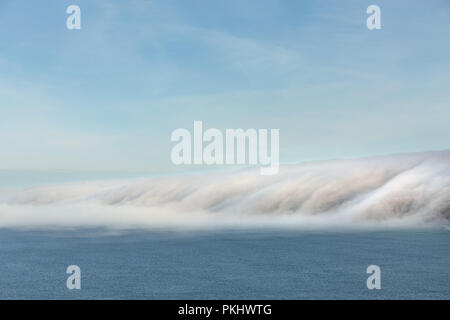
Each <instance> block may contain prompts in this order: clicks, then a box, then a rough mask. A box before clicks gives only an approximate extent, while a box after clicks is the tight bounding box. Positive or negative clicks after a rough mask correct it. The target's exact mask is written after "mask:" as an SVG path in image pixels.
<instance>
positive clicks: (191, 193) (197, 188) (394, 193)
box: [0, 151, 450, 230]
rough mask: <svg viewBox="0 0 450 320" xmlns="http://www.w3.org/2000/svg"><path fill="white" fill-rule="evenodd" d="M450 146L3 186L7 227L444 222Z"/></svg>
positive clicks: (2, 219)
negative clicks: (269, 168)
mask: <svg viewBox="0 0 450 320" xmlns="http://www.w3.org/2000/svg"><path fill="white" fill-rule="evenodd" d="M449 221H450V151H442V152H427V153H415V154H404V155H395V156H388V157H376V158H366V159H360V160H330V161H320V162H312V163H305V164H300V165H292V166H284V167H281V168H280V172H279V173H278V174H277V175H274V176H261V175H260V174H259V170H257V169H254V170H246V171H241V172H236V173H231V174H230V173H223V174H204V175H189V176H187V175H186V176H178V177H166V178H154V179H146V180H143V179H142V180H129V181H114V182H111V181H109V182H84V183H72V184H60V185H51V186H40V187H33V188H27V189H21V190H14V191H11V190H10V191H4V192H2V193H0V227H27V228H33V227H110V228H118V229H126V228H154V229H178V230H192V229H194V230H195V229H207V230H208V229H213V228H265V227H274V228H282V227H286V228H322V227H327V228H335V227H365V226H381V227H384V226H389V227H390V226H394V227H423V226H444V225H448V223H449Z"/></svg>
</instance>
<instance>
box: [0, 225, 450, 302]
mask: <svg viewBox="0 0 450 320" xmlns="http://www.w3.org/2000/svg"><path fill="white" fill-rule="evenodd" d="M372 264H375V265H379V266H380V268H381V286H382V288H381V290H368V289H367V287H366V279H367V277H368V276H369V275H368V274H366V268H367V266H369V265H372ZM69 265H78V266H79V267H80V268H81V278H82V288H81V290H68V289H67V288H66V279H67V277H68V275H67V274H66V268H67V266H69ZM449 266H450V232H449V231H446V230H442V231H438V230H425V231H423V230H422V231H411V230H409V231H404V230H403V231H398V230H397V231H361V232H356V231H353V232H352V231H348V232H330V231H323V232H319V231H295V232H294V231H258V232H256V231H234V232H229V231H228V232H226V231H222V232H219V231H217V232H211V233H192V234H177V233H165V232H148V231H133V232H126V233H122V234H112V233H108V232H106V231H104V230H103V231H102V230H78V231H74V230H72V231H17V230H9V229H0V298H1V299H448V298H450V268H449Z"/></svg>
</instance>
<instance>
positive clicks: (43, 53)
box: [0, 0, 450, 173]
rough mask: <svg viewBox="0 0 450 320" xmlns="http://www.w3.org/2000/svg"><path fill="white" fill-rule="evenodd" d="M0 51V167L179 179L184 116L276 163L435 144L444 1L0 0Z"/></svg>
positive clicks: (445, 50)
mask: <svg viewBox="0 0 450 320" xmlns="http://www.w3.org/2000/svg"><path fill="white" fill-rule="evenodd" d="M72 4H76V5H78V6H80V8H81V30H68V29H67V28H66V19H67V17H68V16H69V15H68V14H67V13H66V8H67V7H68V6H69V5H72ZM371 4H376V5H378V6H380V8H381V24H382V28H381V29H380V30H368V29H367V27H366V19H367V17H368V14H367V13H366V8H367V7H368V6H369V5H371ZM0 39H1V41H0V137H1V138H0V169H7V170H13V169H14V170H45V171H54V170H74V171H113V172H146V173H170V172H178V171H180V170H190V168H179V167H176V166H175V165H173V164H172V162H171V160H170V151H171V149H172V147H173V146H174V143H173V142H171V141H170V135H171V133H172V131H174V130H175V129H177V128H187V129H188V130H192V128H193V121H194V120H202V121H203V125H204V127H205V128H208V127H210V128H219V129H221V130H225V129H226V128H244V129H247V128H266V129H271V128H279V129H280V162H281V164H283V163H284V164H289V163H298V162H302V161H311V160H322V159H334V158H355V157H364V156H371V155H383V154H391V153H401V152H418V151H428V150H442V149H448V148H450V125H449V119H450V102H449V101H450V58H449V57H450V41H449V39H450V1H448V0H427V1H414V2H412V1H404V0H398V1H390V0H389V1H388V0H386V1H385V0H371V1H364V0H343V1H331V0H329V1H313V0H306V1H298V0H290V1H288V0H284V1H282V0H278V1H274V0H246V1H241V0H214V1H210V0H190V1H181V0H177V1H175V0H151V1H150V0H129V1H123V0H110V1H99V0H70V1H66V0H45V1H39V2H38V1H25V0H0ZM196 169H197V170H198V168H196Z"/></svg>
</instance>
